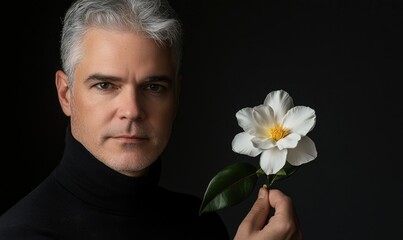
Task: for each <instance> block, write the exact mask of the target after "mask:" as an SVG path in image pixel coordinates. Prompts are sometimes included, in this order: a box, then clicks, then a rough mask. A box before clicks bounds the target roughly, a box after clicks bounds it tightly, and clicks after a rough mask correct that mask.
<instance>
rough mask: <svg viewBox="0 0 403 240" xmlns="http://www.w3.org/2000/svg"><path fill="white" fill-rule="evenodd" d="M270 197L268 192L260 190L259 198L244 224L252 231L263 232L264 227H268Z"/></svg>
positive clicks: (264, 189)
mask: <svg viewBox="0 0 403 240" xmlns="http://www.w3.org/2000/svg"><path fill="white" fill-rule="evenodd" d="M268 195H269V192H268V190H267V189H266V188H264V187H261V188H260V189H259V194H258V198H257V199H256V201H255V203H254V204H253V206H252V208H251V210H250V211H249V213H248V214H247V215H246V217H245V219H244V220H243V222H242V224H244V225H245V227H246V228H248V229H249V230H250V231H256V230H261V229H262V228H263V226H264V225H266V223H267V216H268V214H269V210H270V204H269V198H268Z"/></svg>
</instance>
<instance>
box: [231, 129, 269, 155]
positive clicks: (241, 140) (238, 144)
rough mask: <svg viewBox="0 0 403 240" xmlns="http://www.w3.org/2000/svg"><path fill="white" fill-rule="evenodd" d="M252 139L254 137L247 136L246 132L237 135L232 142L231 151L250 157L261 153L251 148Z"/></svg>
mask: <svg viewBox="0 0 403 240" xmlns="http://www.w3.org/2000/svg"><path fill="white" fill-rule="evenodd" d="M253 137H254V136H252V135H249V134H248V133H246V132H241V133H238V134H237V135H235V137H234V139H233V140H232V151H234V152H236V153H240V154H245V155H248V156H251V157H256V156H257V155H259V154H260V153H261V152H262V151H261V150H259V149H258V148H255V147H254V146H253V144H252V141H251V140H252V138H253Z"/></svg>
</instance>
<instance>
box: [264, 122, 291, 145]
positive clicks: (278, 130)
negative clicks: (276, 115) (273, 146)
mask: <svg viewBox="0 0 403 240" xmlns="http://www.w3.org/2000/svg"><path fill="white" fill-rule="evenodd" d="M288 133H289V132H288V129H286V128H283V126H281V125H280V124H276V126H274V127H272V128H269V129H268V135H269V138H272V139H274V140H276V141H278V140H280V139H282V138H284V137H286V136H287V135H288Z"/></svg>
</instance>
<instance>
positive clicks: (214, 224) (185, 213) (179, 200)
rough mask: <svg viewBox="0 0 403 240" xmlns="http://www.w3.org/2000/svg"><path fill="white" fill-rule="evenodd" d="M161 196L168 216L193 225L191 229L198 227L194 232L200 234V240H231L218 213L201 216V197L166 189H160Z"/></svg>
mask: <svg viewBox="0 0 403 240" xmlns="http://www.w3.org/2000/svg"><path fill="white" fill-rule="evenodd" d="M160 194H161V196H163V197H162V198H159V199H160V201H161V204H162V205H161V206H163V208H164V209H167V210H168V215H170V216H174V217H175V219H182V220H183V221H185V222H186V223H185V224H188V225H189V226H190V225H192V226H190V227H189V229H191V228H193V229H194V227H195V226H196V229H194V231H195V232H198V233H199V234H198V235H199V236H200V239H220V240H223V239H229V237H228V232H227V228H226V226H225V224H224V222H223V221H222V218H221V216H220V215H219V214H218V213H217V212H208V213H203V214H201V215H200V214H199V209H200V206H201V203H202V199H201V198H200V197H198V196H194V195H191V194H187V193H181V192H176V191H172V190H168V189H165V188H160ZM196 239H198V238H196Z"/></svg>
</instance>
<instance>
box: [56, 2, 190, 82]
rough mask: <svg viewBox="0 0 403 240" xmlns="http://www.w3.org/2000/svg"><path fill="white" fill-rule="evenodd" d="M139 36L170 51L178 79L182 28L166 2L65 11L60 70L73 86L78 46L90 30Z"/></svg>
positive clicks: (81, 5)
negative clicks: (143, 35)
mask: <svg viewBox="0 0 403 240" xmlns="http://www.w3.org/2000/svg"><path fill="white" fill-rule="evenodd" d="M93 27H96V28H103V29H111V30H119V31H130V32H139V33H143V34H145V35H146V36H147V37H150V38H152V39H154V40H155V41H156V43H157V44H159V45H161V46H168V47H170V48H171V50H172V58H173V59H172V60H173V63H174V66H175V68H176V75H178V72H179V68H180V62H181V57H182V26H181V23H180V21H179V18H178V17H177V15H176V12H175V11H174V10H173V9H172V7H171V6H170V5H169V3H168V1H167V0H77V1H76V2H74V3H73V4H72V5H71V6H70V8H69V9H68V10H67V12H66V15H65V18H64V21H63V30H62V34H61V46H60V54H61V61H62V68H63V70H64V72H65V73H66V74H67V76H68V78H69V84H70V85H72V84H73V75H74V71H75V67H76V65H77V64H78V63H79V61H80V59H81V57H82V56H81V54H82V51H80V50H81V49H80V48H81V43H82V40H83V37H84V35H85V33H86V32H87V31H88V30H89V29H90V28H93Z"/></svg>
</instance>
